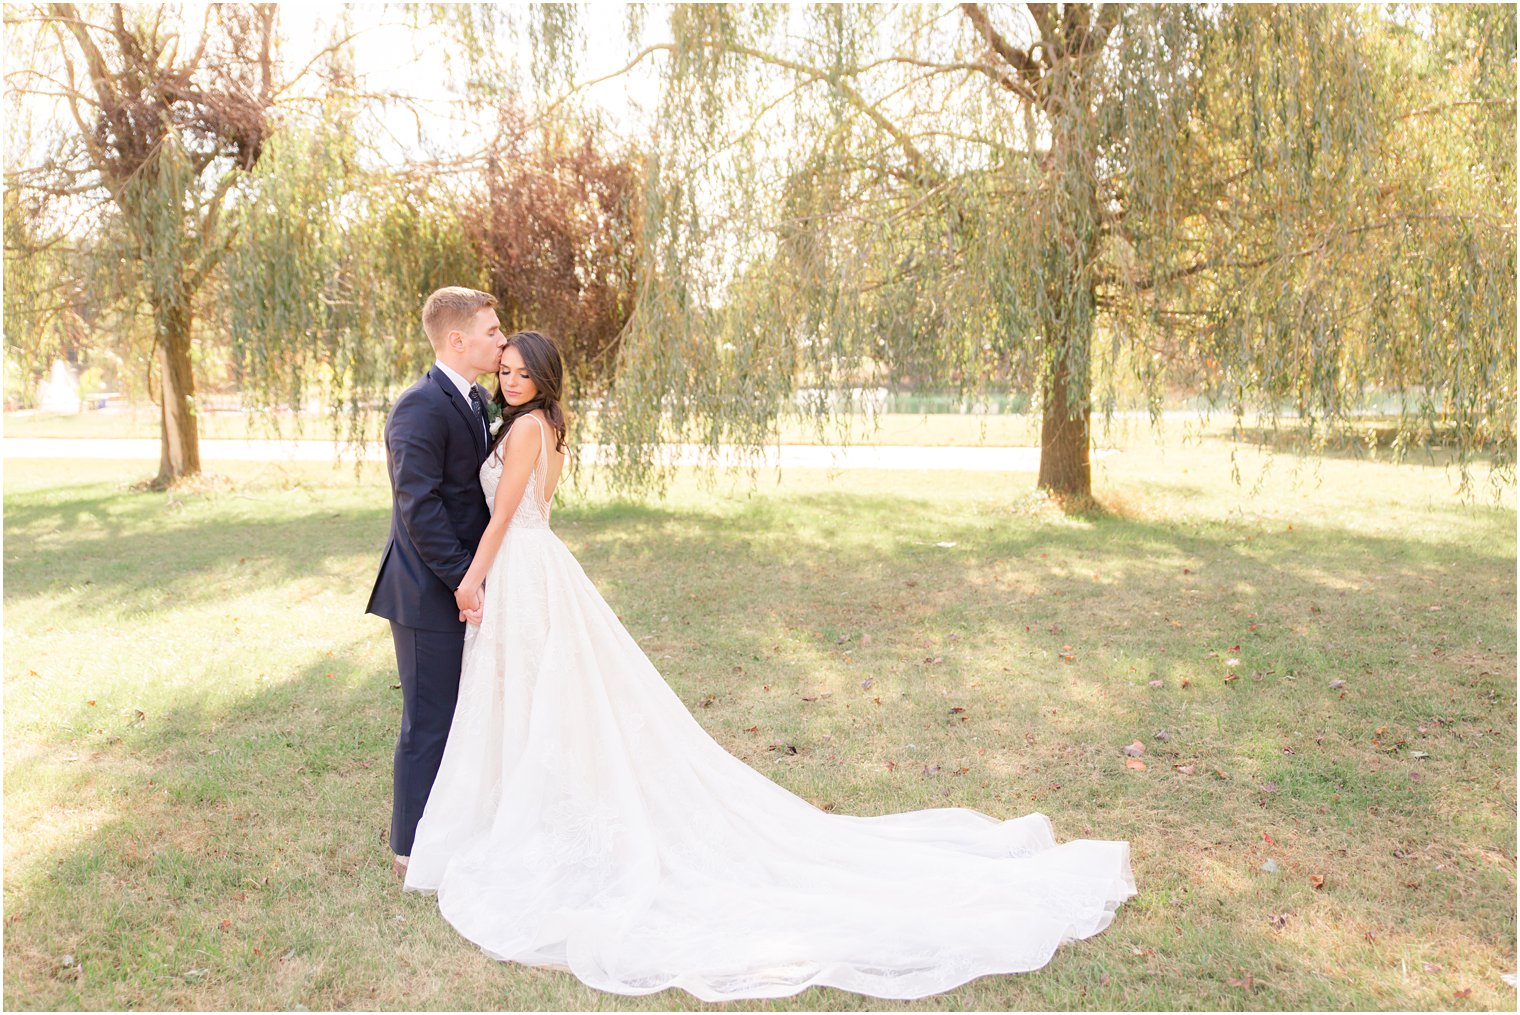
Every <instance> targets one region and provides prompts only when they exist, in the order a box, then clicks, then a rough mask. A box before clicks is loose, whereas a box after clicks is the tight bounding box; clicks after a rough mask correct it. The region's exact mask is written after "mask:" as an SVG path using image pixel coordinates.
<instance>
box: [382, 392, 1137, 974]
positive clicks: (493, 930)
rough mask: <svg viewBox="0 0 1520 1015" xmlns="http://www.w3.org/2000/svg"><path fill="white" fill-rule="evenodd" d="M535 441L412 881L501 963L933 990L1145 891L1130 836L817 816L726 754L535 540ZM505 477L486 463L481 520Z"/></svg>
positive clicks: (919, 817)
mask: <svg viewBox="0 0 1520 1015" xmlns="http://www.w3.org/2000/svg"><path fill="white" fill-rule="evenodd" d="M527 418H530V419H534V420H535V422H538V421H537V419H536V417H533V416H531V415H529V416H528V417H527ZM521 420H522V417H519V420H518V422H517V424H516V425H518V426H526V425H530V424H526V423H523V422H522V421H521ZM539 426H540V428H541V429H542V428H543V424H542V423H539ZM544 436H545V440H544V442H543V451H541V452H540V455H539V460H538V463H537V465H536V466H535V468H534V470H533V474H532V476H531V478H530V479H529V480H528V484H527V489H526V490H525V491H524V493H523V496H522V500H521V502H520V503H519V505H518V507H517V511H516V514H514V516H513V518H512V522H511V525H510V526H509V527H508V529H507V534H506V537H505V539H504V540H503V542H502V545H501V550H500V552H499V554H498V555H497V558H496V560H495V561H494V563H493V564H492V566H491V570H490V572H489V575H488V577H487V579H486V584H485V611H484V615H483V619H482V622H481V625H480V626H479V627H478V628H475V627H471V628H469V629H468V632H467V634H466V638H465V649H464V669H463V673H462V676H461V680H460V686H459V704H458V707H457V708H456V710H455V713H454V723H453V727H452V729H451V731H450V733H449V740H448V747H447V749H446V751H445V753H444V756H443V763H442V767H441V768H440V770H439V772H438V778H437V781H436V782H435V783H434V784H433V789H432V795H431V796H430V797H429V799H428V803H427V809H426V811H425V812H424V814H423V817H422V820H421V823H420V824H419V826H418V828H417V837H416V842H415V845H414V846H413V849H412V857H411V865H410V867H409V869H408V872H407V876H406V887H407V888H408V889H415V890H421V891H429V892H437V894H438V905H439V909H440V910H441V911H442V913H443V916H444V917H445V918H446V919H447V920H448V921H449V922H450V923H451V924H453V925H454V926H455V927H456V928H457V929H458V930H459V932H460V933H461V934H463V935H464V936H465V937H466V938H468V939H469V940H471V941H473V942H475V943H476V944H478V945H479V946H480V947H481V948H482V949H483V950H484V951H485V952H486V953H487V954H489V955H491V956H493V957H495V958H498V959H510V960H513V961H515V962H522V963H527V964H530V965H544V966H558V967H563V968H568V969H569V970H570V971H571V972H572V973H574V974H575V975H576V976H577V977H579V978H580V979H581V980H582V981H584V982H585V983H587V984H589V985H590V986H592V987H596V988H599V989H601V990H607V991H613V992H616V993H619V994H647V993H651V992H654V991H658V990H663V989H665V988H667V987H681V988H683V989H685V990H687V991H690V992H691V993H692V994H694V995H696V996H697V997H699V998H701V999H702V1000H704V1001H726V1000H732V999H736V998H758V997H782V996H786V995H789V994H794V993H796V992H798V991H800V990H802V989H804V988H806V987H808V986H812V985H828V986H833V987H842V988H844V989H846V990H852V991H856V992H859V993H862V994H868V995H871V996H873V997H881V998H915V997H923V996H925V995H928V994H934V993H938V992H940V991H944V990H948V989H949V988H951V987H954V986H956V985H958V984H961V983H964V982H966V981H967V980H970V979H972V978H974V977H978V976H985V975H987V974H991V973H1017V972H1025V971H1028V970H1032V969H1037V968H1039V967H1040V966H1043V965H1045V963H1046V962H1048V961H1049V960H1050V957H1051V954H1052V953H1053V952H1054V951H1055V949H1056V947H1057V946H1058V945H1060V944H1061V943H1062V942H1063V941H1071V940H1073V939H1077V938H1085V937H1088V936H1090V935H1092V934H1096V933H1098V932H1099V931H1101V930H1102V929H1103V928H1104V927H1106V926H1108V924H1109V922H1110V921H1111V920H1112V919H1113V916H1114V911H1115V909H1116V908H1117V907H1118V905H1119V904H1120V903H1121V902H1123V901H1124V900H1125V899H1127V898H1129V897H1130V896H1131V895H1133V894H1134V892H1135V886H1134V879H1133V877H1132V875H1131V873H1130V864H1129V845H1128V843H1124V842H1100V841H1094V840H1077V841H1073V842H1068V843H1065V844H1062V845H1057V844H1056V841H1055V839H1054V837H1053V836H1052V834H1051V827H1050V821H1049V820H1048V819H1047V818H1046V817H1045V816H1044V815H1043V814H1029V815H1026V816H1024V817H1021V818H1016V819H1013V820H1011V821H999V820H996V819H994V818H991V817H988V816H987V815H984V814H981V813H979V812H977V811H971V810H964V809H948V808H942V809H935V810H923V811H914V812H911V813H905V814H888V815H883V816H881V817H849V816H845V815H840V814H830V813H825V812H823V811H821V810H819V809H818V808H816V807H814V806H813V805H812V804H809V803H808V802H807V801H805V800H802V799H801V798H799V797H797V796H794V795H793V794H792V793H789V792H788V791H786V790H785V789H782V788H781V787H780V786H777V785H776V784H775V783H773V782H771V781H770V780H769V779H767V778H766V777H765V776H763V775H761V774H760V773H758V772H756V771H754V770H753V769H751V768H749V767H748V766H746V765H745V764H743V763H742V762H740V761H739V760H738V759H736V758H734V757H733V756H731V755H730V754H728V753H727V752H726V751H724V750H723V748H722V747H720V746H719V745H718V744H717V742H715V741H714V740H713V739H712V738H711V737H709V736H708V735H707V733H705V732H704V731H703V730H702V728H701V727H700V726H699V725H698V724H697V722H696V720H695V719H693V718H692V716H691V713H690V712H688V711H687V710H686V707H685V706H684V705H683V704H682V703H681V701H680V699H679V698H677V697H676V695H675V694H674V693H673V692H672V691H671V690H670V688H669V687H667V686H666V685H665V682H664V681H663V680H662V679H660V675H659V673H658V672H656V671H655V668H654V666H652V665H651V664H650V662H649V660H648V659H647V658H646V657H645V655H644V653H643V652H642V651H640V650H639V647H638V645H636V644H635V643H634V641H633V639H632V637H630V636H629V634H628V632H627V631H626V630H625V629H624V628H623V625H622V624H621V623H619V622H618V619H617V617H616V616H615V615H614V614H613V612H612V610H611V609H610V608H609V607H608V605H607V603H606V602H605V601H604V600H603V599H602V597H601V595H600V594H598V593H597V591H596V588H595V587H594V586H593V585H592V584H591V581H590V580H589V579H588V578H587V577H586V574H585V572H584V571H582V570H581V567H580V565H579V564H578V563H577V562H576V560H575V557H574V556H572V555H571V553H570V551H569V550H568V549H567V548H566V547H565V545H564V543H562V542H560V540H559V538H558V537H557V536H555V535H554V533H553V532H552V531H551V530H550V529H549V504H548V503H546V502H545V501H544V500H543V499H542V495H541V493H540V491H541V490H542V488H543V487H542V485H543V483H544V479H545V476H546V473H547V463H548V445H549V442H550V440H551V439H552V438H551V437H550V435H549V433H547V432H546V433H545V435H544ZM502 443H503V445H504V444H505V441H503V442H502ZM500 478H501V463H500V462H499V461H497V460H496V456H495V455H494V454H493V455H492V456H491V458H490V459H489V460H488V461H487V462H486V464H485V465H484V466H482V468H481V473H480V481H481V485H482V486H483V487H484V490H485V495H486V499H487V501H489V502H491V504H492V507H493V509H494V506H495V493H496V485H497V483H498V481H499V480H500Z"/></svg>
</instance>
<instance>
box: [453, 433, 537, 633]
mask: <svg viewBox="0 0 1520 1015" xmlns="http://www.w3.org/2000/svg"><path fill="white" fill-rule="evenodd" d="M521 418H522V417H520V416H519V417H518V419H521ZM542 440H543V437H542V435H541V434H540V432H539V428H538V427H536V426H532V425H526V426H520V425H518V424H517V423H516V422H515V421H514V423H513V426H512V429H511V430H509V431H508V432H507V437H506V440H504V441H502V444H503V445H504V446H505V450H504V452H503V456H504V458H503V463H502V470H501V481H500V482H499V483H498V484H497V486H496V502H495V503H494V504H493V505H492V508H491V521H490V524H488V525H487V526H486V531H485V534H484V535H482V536H481V537H480V545H479V546H478V547H476V549H475V557H474V559H473V560H471V561H470V569H469V570H468V571H466V572H465V574H464V581H463V582H461V583H460V585H459V589H458V591H456V592H455V593H454V601H455V602H456V603H458V604H459V608H460V609H461V610H464V609H474V608H475V604H476V603H478V602H479V598H478V593H479V592H480V587H481V586H482V585H484V584H485V580H486V572H488V571H490V570H491V562H492V561H494V560H495V559H496V553H497V551H498V550H500V549H501V541H502V540H503V539H504V538H506V535H507V525H508V524H509V523H510V522H511V521H512V515H513V514H514V513H515V512H516V511H517V504H518V502H519V501H521V500H522V496H523V491H524V490H526V489H527V487H528V477H529V476H530V475H532V474H533V466H534V464H535V463H536V462H537V461H538V445H539V442H540V441H542Z"/></svg>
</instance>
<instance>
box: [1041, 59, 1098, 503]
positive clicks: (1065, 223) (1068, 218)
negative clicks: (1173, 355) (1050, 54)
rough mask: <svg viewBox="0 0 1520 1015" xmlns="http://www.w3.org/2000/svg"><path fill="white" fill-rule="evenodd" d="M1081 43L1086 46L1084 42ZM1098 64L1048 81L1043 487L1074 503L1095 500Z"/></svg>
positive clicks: (1075, 67)
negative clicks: (1094, 73) (1093, 78)
mask: <svg viewBox="0 0 1520 1015" xmlns="http://www.w3.org/2000/svg"><path fill="white" fill-rule="evenodd" d="M1078 48H1080V47H1078ZM1090 73H1091V66H1090V64H1089V63H1088V61H1087V60H1085V59H1083V58H1080V57H1067V58H1066V59H1064V60H1062V61H1059V62H1058V63H1057V65H1056V68H1055V69H1054V70H1053V71H1052V79H1051V81H1050V82H1049V92H1048V98H1047V100H1046V111H1047V114H1048V115H1049V117H1050V152H1049V155H1048V159H1047V162H1046V174H1047V175H1046V181H1047V183H1046V191H1045V195H1046V201H1047V211H1046V214H1047V216H1048V218H1047V220H1046V223H1045V242H1044V250H1043V251H1042V255H1041V261H1042V263H1041V266H1040V267H1041V270H1042V272H1043V274H1044V277H1045V300H1044V306H1043V307H1042V308H1041V314H1040V316H1041V317H1042V318H1043V320H1042V321H1041V324H1042V326H1043V331H1044V338H1045V342H1046V344H1047V353H1046V355H1047V356H1048V357H1049V358H1048V359H1047V360H1046V362H1045V364H1044V366H1045V369H1044V370H1043V371H1042V374H1041V384H1040V394H1041V396H1042V403H1043V405H1042V412H1043V417H1042V419H1041V423H1040V477H1039V484H1038V485H1039V488H1040V489H1041V490H1045V491H1047V492H1049V493H1051V494H1053V495H1054V496H1055V497H1056V498H1057V499H1059V500H1061V501H1062V502H1063V503H1064V504H1066V505H1067V506H1070V507H1082V506H1084V505H1085V504H1087V503H1090V502H1091V500H1092V460H1091V458H1090V455H1089V445H1090V443H1091V441H1090V437H1091V434H1092V430H1091V426H1090V424H1091V420H1092V400H1091V392H1092V367H1091V362H1092V336H1093V326H1094V324H1095V321H1096V317H1097V312H1098V300H1097V291H1096V289H1095V287H1094V282H1093V279H1094V277H1095V273H1094V270H1095V267H1096V263H1097V258H1098V253H1099V234H1100V226H1099V219H1100V209H1099V205H1098V191H1097V184H1096V175H1097V150H1096V148H1095V147H1094V141H1093V138H1094V134H1095V131H1094V129H1093V126H1092V124H1091V123H1090V122H1089V120H1090V111H1091V109H1092V102H1093V99H1092V96H1091V95H1090V94H1089V93H1090V88H1089V85H1090V79H1089V75H1090Z"/></svg>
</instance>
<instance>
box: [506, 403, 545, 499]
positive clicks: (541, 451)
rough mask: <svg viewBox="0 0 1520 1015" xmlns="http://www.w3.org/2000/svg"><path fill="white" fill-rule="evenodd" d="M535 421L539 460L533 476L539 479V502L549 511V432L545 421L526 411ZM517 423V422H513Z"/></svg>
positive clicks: (536, 483) (537, 483) (537, 484)
mask: <svg viewBox="0 0 1520 1015" xmlns="http://www.w3.org/2000/svg"><path fill="white" fill-rule="evenodd" d="M525 415H526V416H527V417H528V418H529V419H531V420H532V421H533V422H535V423H537V424H538V462H537V464H535V465H534V466H533V478H534V479H535V480H536V481H537V482H535V483H534V484H533V485H534V486H535V487H537V497H538V503H539V504H540V505H541V506H542V507H543V508H544V510H545V511H546V512H547V510H548V507H549V501H548V499H547V498H545V497H544V482H545V481H546V480H548V478H549V432H548V430H547V429H546V428H545V427H544V421H543V420H541V419H539V418H538V417H537V416H535V415H534V414H533V413H531V412H529V413H525ZM513 425H514V426H515V425H516V424H515V423H514V424H513Z"/></svg>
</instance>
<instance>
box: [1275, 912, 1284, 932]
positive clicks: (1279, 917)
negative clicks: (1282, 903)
mask: <svg viewBox="0 0 1520 1015" xmlns="http://www.w3.org/2000/svg"><path fill="white" fill-rule="evenodd" d="M1287 925H1288V914H1287V913H1273V914H1272V926H1274V927H1276V928H1277V929H1278V930H1282V929H1283V928H1284V927H1286V926H1287Z"/></svg>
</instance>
